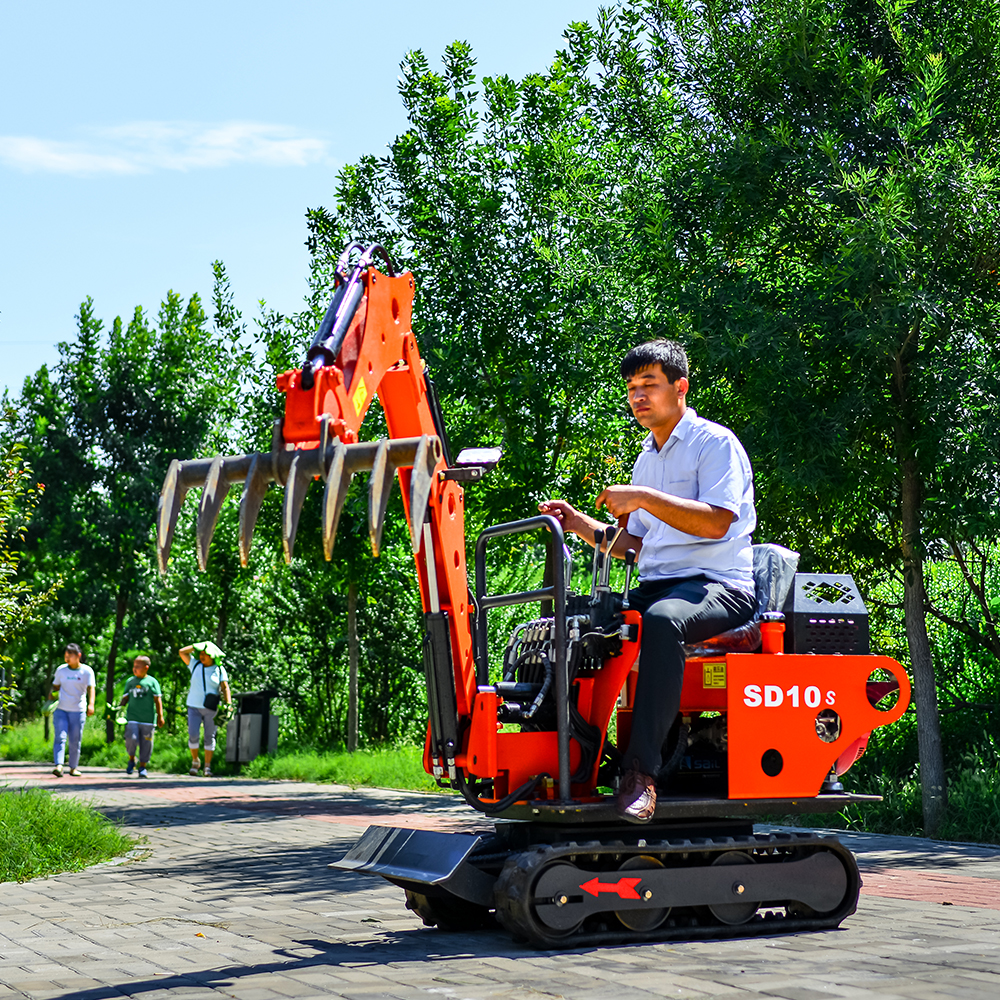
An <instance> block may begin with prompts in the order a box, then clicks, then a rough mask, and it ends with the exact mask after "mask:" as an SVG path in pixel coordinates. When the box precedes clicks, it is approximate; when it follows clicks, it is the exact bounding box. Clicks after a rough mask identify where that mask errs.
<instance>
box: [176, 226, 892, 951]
mask: <svg viewBox="0 0 1000 1000" xmlns="http://www.w3.org/2000/svg"><path fill="white" fill-rule="evenodd" d="M375 258H380V259H381V260H382V261H384V264H385V267H386V270H387V272H388V273H382V272H380V271H378V270H377V269H376V268H375V267H374V266H373V260H374V259H375ZM413 294H414V280H413V276H412V275H410V274H408V273H406V274H400V275H397V274H395V272H394V269H393V267H392V264H391V262H390V261H389V258H388V256H387V254H386V253H385V251H384V250H383V249H382V248H381V247H379V246H372V247H369V248H367V249H365V248H364V247H363V246H361V245H360V244H351V245H350V246H348V247H347V248H346V249H345V251H344V253H343V255H342V256H341V258H340V261H339V263H338V267H337V279H336V289H335V291H334V294H333V298H332V301H331V303H330V306H329V308H328V310H327V312H326V314H325V316H324V318H323V321H322V323H321V325H320V327H319V330H318V332H317V333H316V336H315V338H314V339H313V342H312V345H311V346H310V348H309V351H308V354H307V355H306V359H305V362H304V364H303V367H302V368H301V370H298V369H297V370H294V371H289V372H285V373H284V374H282V375H280V376H279V377H278V386H279V388H280V389H282V390H283V391H284V393H285V416H284V420H283V421H279V422H277V423H276V426H275V433H274V443H273V446H272V449H271V451H270V452H269V453H268V454H252V455H240V456H229V457H222V456H219V457H216V458H213V459H196V460H194V461H184V462H181V461H174V462H173V463H172V465H171V467H170V469H169V471H168V473H167V477H166V481H165V482H164V485H163V493H162V496H161V500H160V509H159V518H158V525H157V527H158V552H159V560H160V569H161V571H163V572H165V571H166V568H167V559H168V555H169V551H170V545H171V541H172V536H173V532H174V526H175V523H176V520H177V515H178V510H179V508H180V504H181V502H182V501H183V499H184V495H185V493H186V492H187V490H188V489H190V488H191V487H193V486H197V485H201V486H202V492H201V501H200V506H199V509H198V522H197V550H198V560H199V563H200V565H201V567H202V569H204V567H205V562H206V560H207V558H208V549H209V543H210V540H211V537H212V533H213V530H214V527H215V522H216V519H217V517H218V513H219V509H220V505H221V504H222V501H223V499H224V497H225V494H226V492H227V491H228V489H229V486H230V484H231V483H233V482H236V481H242V482H243V483H244V486H243V495H242V499H241V502H240V536H239V544H240V554H241V559H242V561H243V563H244V565H245V564H246V560H247V555H248V552H249V548H250V541H251V537H252V534H253V530H254V524H255V522H256V520H257V515H258V512H259V510H260V506H261V502H262V499H263V496H264V493H265V491H266V490H267V487H268V484H269V483H270V482H272V481H276V482H278V483H281V484H283V485H284V487H285V493H284V508H283V529H282V535H283V544H284V551H285V558H286V559H289V560H290V559H291V558H292V552H293V548H294V545H295V534H296V530H297V527H298V520H299V513H300V511H301V509H302V503H303V498H304V496H305V493H306V490H307V489H308V488H309V487H310V485H311V484H312V483H313V482H314V481H316V480H320V481H322V483H323V484H324V495H323V505H322V520H323V545H324V550H325V553H326V556H327V558H330V554H331V552H332V550H333V545H334V539H335V537H336V533H337V522H338V518H339V515H340V512H341V509H342V507H343V504H344V500H345V496H346V493H347V489H348V486H349V484H350V482H351V478H352V476H354V474H355V473H357V472H360V471H368V472H369V473H370V478H369V482H368V490H369V530H370V534H371V543H372V550H373V552H374V553H375V554H376V555H377V554H378V550H379V546H380V543H381V535H382V525H383V522H384V518H385V511H386V502H387V497H388V495H389V490H390V487H391V485H392V481H393V479H394V477H395V476H396V475H398V478H399V483H400V487H401V489H402V494H403V505H404V508H405V511H406V516H407V519H408V521H409V527H410V539H411V542H412V547H413V556H414V561H415V564H416V574H417V582H418V586H419V588H420V596H421V600H422V603H423V619H424V665H425V670H426V679H427V695H428V714H429V722H428V729H427V740H426V746H425V752H424V765H425V767H426V768H427V771H428V772H429V773H430V774H433V775H434V777H435V778H437V780H438V782H439V784H440V785H442V786H443V787H451V788H453V789H456V790H457V791H458V792H460V793H461V794H462V795H463V796H464V797H465V800H466V801H467V802H468V804H469V805H470V806H471V807H472V808H473V809H476V810H478V811H479V812H481V813H482V814H483V816H484V819H486V818H488V819H489V820H490V822H488V823H484V828H483V831H482V832H478V833H471V834H462V833H451V834H448V833H439V832H430V831H420V830H410V829H396V828H391V827H377V826H373V827H371V828H369V829H368V831H367V832H366V833H365V834H364V836H363V837H362V838H361V839H360V840H359V841H358V842H357V843H356V844H355V845H354V847H352V848H351V850H350V851H349V852H348V854H347V855H346V856H345V857H344V858H342V859H341V860H340V861H339V862H337V863H336V865H335V867H339V868H342V869H347V870H352V871H355V872H368V873H372V874H377V875H380V876H382V877H384V878H386V879H388V880H389V881H390V882H392V883H394V884H396V885H398V886H400V887H401V888H403V889H404V890H405V892H406V900H407V906H409V907H410V908H411V909H412V910H414V911H416V913H417V914H418V915H419V916H420V917H421V918H422V919H423V920H424V922H425V923H426V924H428V925H437V926H438V927H440V928H445V929H448V928H462V929H466V930H467V929H470V928H474V927H481V926H486V925H489V924H492V923H493V922H494V921H499V923H500V924H501V925H502V926H503V927H505V928H506V929H507V930H508V931H509V932H510V933H511V934H513V935H514V936H515V937H516V938H519V939H522V940H526V941H529V942H531V943H532V944H534V945H536V946H540V947H545V948H552V947H573V946H576V945H580V944H594V943H603V942H609V943H610V942H619V941H637V940H660V939H665V938H671V937H682V938H692V937H716V936H721V935H749V934H758V933H767V934H773V933H776V932H780V931H789V932H791V931H801V930H811V929H819V928H830V927H836V926H837V925H838V924H840V922H841V921H842V920H843V919H844V918H845V917H846V916H848V915H849V914H851V913H853V912H854V910H855V907H856V905H857V900H858V892H859V887H860V879H859V876H858V868H857V865H856V863H855V860H854V857H853V856H852V855H851V853H850V852H849V851H848V850H847V849H846V848H845V847H844V846H843V845H842V844H841V843H840V842H839V841H838V840H836V839H835V838H834V837H829V836H818V835H816V834H813V833H810V832H793V833H777V832H775V833H765V834H762V833H754V830H753V820H754V818H755V817H762V816H767V815H771V816H774V815H789V814H796V813H832V812H835V811H839V810H841V809H843V808H844V806H845V805H846V804H848V803H857V802H864V801H872V798H873V797H866V796H861V795H850V794H847V793H846V792H845V791H844V789H843V785H842V784H841V783H840V781H839V780H838V776H839V775H841V774H843V773H844V772H845V771H846V770H847V768H849V767H850V766H851V764H852V763H854V761H855V760H856V759H857V758H858V757H859V756H860V755H861V753H862V752H863V750H864V747H865V744H866V742H867V739H868V735H869V734H870V733H871V731H872V730H873V729H874V728H876V727H878V726H884V725H887V724H889V723H891V722H894V721H895V720H897V719H898V718H899V717H900V716H901V715H902V713H903V712H904V710H905V709H906V706H907V702H908V700H909V692H910V684H909V680H908V679H907V676H906V673H905V671H904V670H903V669H902V668H901V667H900V665H899V664H898V663H896V662H895V661H894V660H891V659H889V658H887V657H884V656H877V655H871V654H870V652H869V648H868V619H867V613H866V611H865V606H864V604H863V602H862V599H861V597H860V596H859V594H858V592H857V589H856V587H855V586H854V583H853V581H852V580H851V578H850V577H849V576H846V575H833V574H804V573H796V572H795V563H796V559H797V557H796V555H795V553H792V552H789V551H788V550H786V549H782V548H780V547H779V546H768V545H763V546H755V549H754V573H755V578H756V582H757V596H758V605H759V612H758V616H757V618H756V619H755V621H754V622H752V623H751V624H750V625H748V626H744V627H743V628H742V629H740V630H737V631H736V632H735V633H728V634H725V635H722V636H718V637H716V638H715V639H713V640H710V641H709V642H707V643H704V644H702V645H701V646H700V647H699V648H697V649H690V650H688V651H687V652H688V659H687V665H686V669H685V677H684V687H683V695H682V703H681V710H680V714H679V716H678V718H677V720H676V721H675V723H674V725H673V728H672V730H671V733H670V735H669V737H668V742H667V745H666V746H665V752H664V759H665V760H666V761H667V763H666V764H665V765H664V768H663V771H662V772H661V773H660V775H659V776H658V781H659V784H660V787H661V789H662V790H661V793H660V795H659V799H658V804H657V809H656V814H655V817H654V818H653V820H652V821H651V822H650V823H648V824H646V825H644V826H635V825H630V824H626V823H624V822H622V821H621V820H620V819H619V818H618V816H617V815H616V812H615V809H614V804H613V797H612V796H611V795H610V794H608V786H610V785H612V784H613V782H614V780H615V773H616V763H617V758H618V752H617V750H616V747H615V744H616V743H617V745H618V746H624V744H625V742H627V739H628V731H629V725H630V715H631V704H632V697H633V693H634V690H635V678H636V673H635V668H636V662H637V658H638V654H639V649H640V647H641V645H642V641H643V636H642V619H641V616H640V615H639V614H638V613H637V612H636V611H634V610H631V609H630V608H629V604H628V586H629V577H630V575H631V570H632V563H633V561H634V554H633V555H632V556H631V557H630V558H628V559H627V560H626V564H627V565H626V569H625V578H626V579H625V587H624V590H623V591H622V592H621V593H618V592H615V591H614V590H613V589H612V587H611V585H610V581H611V573H610V567H611V560H610V558H609V556H608V553H609V550H610V548H611V547H612V546H613V544H614V535H615V532H616V530H617V529H616V528H615V526H609V528H608V530H607V532H605V533H603V535H598V537H597V539H596V542H597V545H596V547H595V550H594V557H593V563H592V566H591V567H590V569H591V573H590V580H589V586H588V587H586V588H583V592H582V593H576V592H573V591H572V590H571V589H570V583H571V579H570V578H571V568H570V558H569V550H568V549H567V547H566V546H565V544H564V540H563V533H562V528H561V526H560V524H559V522H558V521H557V520H556V519H555V518H553V517H550V516H534V517H529V518H527V519H525V520H521V521H513V522H510V523H508V524H500V525H496V526H495V527H491V528H488V529H487V530H485V531H484V532H483V533H482V534H481V535H480V536H479V538H478V540H477V541H476V545H475V573H474V580H473V585H472V586H471V587H470V583H469V577H468V573H467V570H466V538H465V527H464V514H465V496H464V492H463V484H464V483H475V482H476V481H478V480H479V479H480V478H482V476H484V475H485V474H486V473H487V472H489V471H490V470H491V469H492V468H493V467H494V466H495V465H496V464H497V462H498V460H499V457H500V453H499V451H498V450H494V449H479V450H472V451H465V452H462V453H461V454H459V455H458V456H457V458H456V459H455V460H454V461H453V460H452V457H451V453H450V450H449V446H448V439H447V436H446V435H445V428H444V423H443V419H442V414H441V411H440V408H439V406H438V403H437V400H436V397H435V394H434V390H433V386H432V384H431V382H430V380H429V379H428V378H427V376H426V373H425V370H424V365H423V363H422V361H421V358H420V354H419V352H418V350H417V343H416V340H415V339H414V336H413V333H412V331H411V328H410V316H411V309H412V304H413ZM376 393H378V397H379V400H380V402H381V405H382V408H383V410H384V411H385V419H386V423H387V425H388V437H387V438H385V439H383V440H380V441H373V442H363V443H362V442H359V441H358V430H359V428H360V427H361V423H362V421H363V420H364V418H365V414H366V412H367V411H368V408H369V406H370V404H371V402H372V399H373V397H374V396H375V394H376ZM525 532H527V533H536V538H535V540H536V541H537V540H539V539H544V540H545V541H546V542H547V552H548V555H547V563H546V566H547V570H546V576H545V579H544V580H543V581H542V585H541V586H540V587H538V586H536V588H535V589H531V590H525V591H522V592H517V593H495V592H493V591H492V590H491V588H490V581H489V580H488V579H487V558H486V557H487V548H488V546H491V545H493V546H495V545H499V544H503V542H502V541H501V540H502V539H503V538H504V537H505V536H511V535H514V534H518V533H525ZM538 533H541V534H538ZM514 541H515V542H516V540H514ZM507 544H511V542H508V543H507ZM512 605H533V606H534V607H533V608H532V609H531V614H530V615H528V614H526V616H525V617H526V618H527V620H525V621H523V622H522V623H521V624H519V625H518V626H517V627H516V628H515V629H514V631H513V634H512V635H511V636H510V638H509V640H508V641H507V642H506V645H505V649H504V653H503V662H502V664H496V665H495V666H491V664H490V662H489V648H490V641H489V638H490V635H489V631H488V617H489V613H490V611H491V609H495V608H499V607H502V606H508V607H509V606H512ZM525 610H526V611H528V610H529V609H527V608H526V609H525ZM510 613H511V612H507V614H510ZM497 648H504V647H503V643H501V644H500V645H499V646H497V645H494V649H497ZM612 725H613V726H614V728H613V732H614V734H615V736H614V738H612V737H611V736H610V735H609V729H610V728H611V727H612Z"/></svg>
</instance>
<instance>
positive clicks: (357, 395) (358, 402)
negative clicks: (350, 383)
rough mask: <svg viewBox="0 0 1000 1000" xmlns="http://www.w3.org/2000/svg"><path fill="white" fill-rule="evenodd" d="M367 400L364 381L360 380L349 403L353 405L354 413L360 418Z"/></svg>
mask: <svg viewBox="0 0 1000 1000" xmlns="http://www.w3.org/2000/svg"><path fill="white" fill-rule="evenodd" d="M367 399H368V390H367V389H366V388H365V380H364V379H362V380H361V381H360V382H359V383H358V387H357V389H355V390H354V395H353V396H352V397H351V402H352V403H354V412H355V413H356V414H357V415H358V416H359V417H360V416H361V411H362V410H363V409H364V407H365V401H366V400H367Z"/></svg>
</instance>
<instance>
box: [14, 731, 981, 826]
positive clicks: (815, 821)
mask: <svg viewBox="0 0 1000 1000" xmlns="http://www.w3.org/2000/svg"><path fill="white" fill-rule="evenodd" d="M219 740H220V743H219V749H218V750H217V752H216V756H215V758H214V760H213V761H212V765H213V766H212V770H213V771H214V772H215V773H217V774H223V775H224V774H227V773H233V771H232V768H227V765H226V764H225V749H224V747H225V742H224V736H223V734H222V733H220V735H219ZM421 752H422V751H421V748H420V747H417V746H399V747H383V748H375V749H366V750H358V751H356V752H355V753H353V754H349V753H346V752H345V751H340V750H336V751H335V750H317V749H313V748H308V747H298V746H284V747H282V746H280V745H279V749H278V752H277V753H276V754H268V755H265V756H261V757H258V758H257V759H256V760H255V761H253V762H252V763H251V764H247V765H244V767H243V770H242V774H243V775H244V776H245V777H249V778H263V779H271V780H279V781H315V782H331V783H335V784H341V785H350V786H351V787H352V788H357V787H364V786H368V787H375V788H400V789H407V790H412V791H422V792H433V791H438V790H439V789H438V787H437V785H436V783H435V782H434V780H433V778H431V777H430V776H429V775H428V774H426V773H425V772H424V769H423V766H422V764H421ZM51 759H52V744H51V740H50V741H48V742H46V740H45V738H44V735H43V728H42V723H41V722H40V721H39V722H28V723H24V724H22V725H19V726H17V727H16V728H15V729H12V730H9V731H8V732H6V733H3V734H0V760H31V761H48V760H51ZM80 760H81V763H83V764H85V765H91V766H104V767H111V768H121V769H123V770H124V768H125V763H126V761H127V760H128V756H127V754H126V753H125V745H124V743H123V741H122V740H121V738H120V736H119V738H118V739H116V740H115V742H114V743H112V744H110V745H108V744H107V743H105V741H104V724H103V722H99V721H96V720H95V719H90V720H88V722H87V725H86V726H85V727H84V731H83V743H82V749H81V754H80ZM151 766H152V768H153V770H154V771H165V772H167V773H171V774H186V773H187V771H188V768H189V767H190V766H191V755H190V754H189V752H188V749H187V734H186V733H180V732H179V733H174V734H170V733H167V732H160V733H158V734H157V736H156V744H155V746H154V749H153V759H152V764H151ZM844 780H845V784H846V785H847V789H848V791H852V792H858V793H867V794H876V795H881V796H882V797H883V801H882V802H879V803H873V804H868V805H863V806H852V807H849V808H847V809H845V810H844V812H842V813H839V814H829V813H823V814H816V815H803V816H787V817H783V816H770V817H766V820H767V821H772V822H776V823H783V824H788V825H800V826H820V827H834V828H838V829H844V830H863V831H866V832H868V833H888V834H895V835H900V836H919V835H920V834H921V832H922V827H923V816H922V813H921V808H922V806H921V795H920V780H919V777H918V776H916V775H914V776H912V777H910V778H907V779H905V780H896V779H890V778H887V777H885V776H884V775H882V774H881V773H879V772H878V771H877V770H876V769H875V767H872V766H871V765H869V768H868V770H867V773H866V770H865V768H863V767H860V766H859V767H857V768H855V769H854V770H852V771H851V773H850V774H848V775H847V776H846V777H845V779H844ZM941 837H942V839H945V840H958V841H967V842H972V843H980V844H1000V763H998V762H997V761H996V759H995V758H991V759H989V760H986V759H983V758H982V757H975V758H974V757H971V756H970V757H969V758H968V760H966V761H965V763H964V766H963V767H962V768H961V769H960V770H958V771H957V773H953V774H952V775H951V776H950V780H949V785H948V812H947V816H946V819H945V822H944V825H943V827H942V830H941Z"/></svg>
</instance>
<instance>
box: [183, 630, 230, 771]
mask: <svg viewBox="0 0 1000 1000" xmlns="http://www.w3.org/2000/svg"><path fill="white" fill-rule="evenodd" d="M179 652H180V657H181V659H182V660H183V661H184V665H185V666H186V667H187V668H188V670H190V671H191V686H190V687H189V688H188V696H187V715H188V749H189V750H190V751H191V769H190V771H189V772H188V773H189V774H191V775H197V774H199V773H202V771H201V761H199V760H198V744H199V742H200V741H201V729H202V726H204V727H205V770H204V772H203V773H204V775H205V777H206V778H210V777H211V776H212V756H213V755H214V753H215V733H216V729H217V726H216V724H215V714H216V712H217V711H218V710H219V702H220V701H223V702H225V703H226V704H227V705H231V704H232V701H233V695H232V691H230V689H229V675H228V674H227V673H226V668H225V667H224V666H223V665H222V660H223V658H224V657H225V655H226V654H225V653H223V652H222V650H221V649H219V647H218V646H216V644H215V643H214V642H195V643H192V644H191V645H190V646H185V647H184V648H183V649H182V650H180V651H179ZM192 653H194V654H195V656H196V657H197V659H195V657H192V655H191V654H192Z"/></svg>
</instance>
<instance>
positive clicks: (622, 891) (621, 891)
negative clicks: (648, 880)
mask: <svg viewBox="0 0 1000 1000" xmlns="http://www.w3.org/2000/svg"><path fill="white" fill-rule="evenodd" d="M641 881H642V879H641V878H620V879H619V880H618V881H617V882H601V881H599V880H598V879H597V877H596V876H595V877H594V878H592V879H591V880H590V881H589V882H584V883H583V885H581V886H580V888H581V889H583V891H584V892H589V893H590V894H591V896H596V895H597V894H598V893H601V892H615V893H617V894H618V898H619V899H638V898H639V893H637V892H636V891H635V887H636V886H637V885H638V884H639V883H640V882H641Z"/></svg>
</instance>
